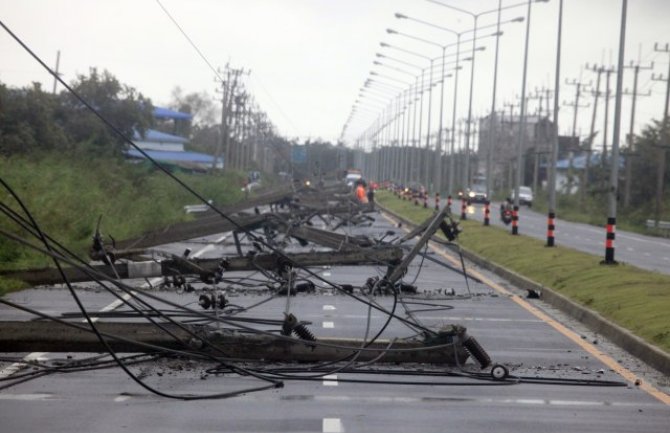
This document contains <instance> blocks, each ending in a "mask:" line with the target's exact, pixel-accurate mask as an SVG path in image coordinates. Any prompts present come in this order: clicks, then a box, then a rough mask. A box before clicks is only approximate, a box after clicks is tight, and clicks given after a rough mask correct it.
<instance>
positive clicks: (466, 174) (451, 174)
mask: <svg viewBox="0 0 670 433" xmlns="http://www.w3.org/2000/svg"><path fill="white" fill-rule="evenodd" d="M395 16H396V18H400V19H407V20H410V21H414V22H417V23H419V24H423V25H426V26H429V27H433V28H436V29H438V30H442V31H446V32H449V33H451V34H454V35H456V44H455V45H456V61H457V62H458V59H459V56H460V46H461V43H465V42H470V41H472V54H471V58H472V68H471V70H470V95H469V96H470V102H469V107H468V124H467V134H466V138H465V170H463V174H464V182H463V183H464V185H463V187H466V186H467V185H468V184H469V166H470V150H469V148H470V124H471V121H472V95H473V86H474V70H475V61H474V59H475V52H476V51H478V49H477V48H476V45H475V44H476V40H477V39H479V38H477V30H478V27H477V21H476V20H475V26H474V28H472V29H469V30H465V31H462V32H457V31H455V30H452V29H449V28H447V27H443V26H440V25H437V24H433V23H431V22H428V21H424V20H421V19H418V18H413V17H408V16H407V15H404V14H400V13H396V15H395ZM523 20H524V17H516V18H513V19H511V20H508V21H505V22H504V23H505V24H507V23H517V22H522V21H523ZM491 27H497V31H496V32H495V33H493V34H492V35H491V36H494V37H496V38H499V37H500V36H501V35H502V32H501V31H500V23H498V24H491V25H487V26H483V27H479V30H483V29H486V28H491ZM470 32H474V34H473V37H472V39H470V40H467V41H461V36H462V35H464V34H467V33H470ZM417 39H418V38H417ZM445 49H446V47H445V48H443V51H442V53H443V54H444V52H445V51H444V50H445ZM457 64H458V63H457ZM457 106H458V72H457V73H456V76H455V79H454V101H453V110H452V119H451V150H452V154H453V150H454V143H455V141H456V111H457V110H456V109H457ZM442 111H443V103H441V104H440V113H441V114H440V124H441V122H442V120H443V119H442V117H443V116H442ZM440 130H442V128H441V127H440ZM454 164H455V161H454V158H453V157H452V158H449V179H448V185H447V188H448V192H449V193H451V192H452V188H453V183H454V182H453V181H454V172H455V167H454Z"/></svg>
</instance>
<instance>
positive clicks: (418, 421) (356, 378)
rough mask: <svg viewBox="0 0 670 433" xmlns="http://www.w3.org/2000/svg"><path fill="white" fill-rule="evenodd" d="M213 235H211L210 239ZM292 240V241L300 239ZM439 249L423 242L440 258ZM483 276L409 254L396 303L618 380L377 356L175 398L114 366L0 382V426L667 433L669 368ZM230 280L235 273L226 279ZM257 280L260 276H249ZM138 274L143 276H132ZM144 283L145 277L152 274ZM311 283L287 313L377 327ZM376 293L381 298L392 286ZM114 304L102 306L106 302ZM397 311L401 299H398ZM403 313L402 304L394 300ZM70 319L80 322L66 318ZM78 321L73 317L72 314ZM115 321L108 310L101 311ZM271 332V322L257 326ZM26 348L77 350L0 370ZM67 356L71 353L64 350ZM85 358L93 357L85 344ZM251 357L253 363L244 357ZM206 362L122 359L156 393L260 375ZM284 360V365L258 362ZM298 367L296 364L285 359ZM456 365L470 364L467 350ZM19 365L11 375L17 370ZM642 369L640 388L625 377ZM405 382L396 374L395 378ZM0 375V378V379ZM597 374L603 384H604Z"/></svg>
mask: <svg viewBox="0 0 670 433" xmlns="http://www.w3.org/2000/svg"><path fill="white" fill-rule="evenodd" d="M347 230H351V233H352V234H356V233H365V234H369V235H371V236H380V235H382V234H384V233H386V232H387V231H389V230H392V231H395V232H396V234H397V235H399V234H401V232H400V229H397V228H395V226H394V225H393V223H392V222H391V221H389V220H387V219H386V218H384V217H382V216H379V215H378V216H377V217H376V221H375V223H374V225H373V226H372V227H354V228H347ZM212 241H215V243H211V242H212ZM186 246H190V247H191V248H192V249H193V251H194V253H193V254H197V255H200V256H201V257H218V256H220V255H222V254H230V253H231V252H232V251H233V248H232V246H231V245H230V244H229V237H225V236H223V235H220V236H213V237H211V238H209V239H207V240H195V241H193V242H188V243H180V244H175V245H171V246H169V247H167V249H168V250H171V251H173V252H181V251H183V250H184V248H185V247H186ZM296 248H297V247H296ZM442 254H443V252H442V251H441V250H439V251H438V250H433V251H431V252H430V255H431V257H434V258H436V259H440V260H454V257H453V254H451V255H449V256H448V257H449V258H447V257H444V256H443V255H442ZM468 269H469V271H470V272H473V275H474V274H476V276H478V277H480V278H482V279H483V281H485V284H484V283H477V282H475V281H472V280H470V281H469V284H468V285H466V281H465V279H464V278H463V277H462V276H461V275H459V274H458V273H456V272H454V271H451V270H448V269H446V268H445V267H442V266H440V265H439V264H436V263H434V262H431V261H427V260H422V259H421V258H420V257H418V258H417V259H415V260H414V262H413V263H412V265H411V266H410V269H409V271H408V273H407V275H406V276H405V281H409V282H411V281H413V280H416V285H417V287H418V288H419V292H418V293H417V294H416V295H412V296H406V297H405V298H404V299H403V300H404V301H405V303H406V308H407V309H408V310H413V311H412V312H411V314H413V315H414V316H415V317H416V318H417V319H418V320H420V321H421V323H422V324H423V325H424V326H427V327H430V328H432V329H436V328H439V327H441V326H443V325H446V324H452V323H458V324H462V325H464V326H466V327H467V328H468V333H469V334H471V335H473V336H474V337H476V338H477V339H478V341H479V342H480V343H481V345H482V346H483V347H484V348H485V350H486V351H487V352H488V353H489V355H490V356H491V357H492V358H493V359H494V361H495V362H498V363H502V364H504V365H505V366H507V367H508V368H509V369H510V372H511V374H513V375H515V376H527V377H532V378H546V379H550V380H559V379H572V380H585V379H588V380H596V381H602V380H608V381H616V382H622V383H624V386H616V387H606V386H598V383H591V384H588V385H583V386H576V385H574V384H572V385H568V384H562V385H557V384H554V385H551V384H546V383H541V384H530V383H501V382H491V381H483V380H474V379H472V378H468V377H450V376H446V375H445V376H428V377H426V376H414V375H407V374H403V375H397V374H391V373H392V372H403V373H409V374H415V373H416V372H421V371H433V372H446V371H455V372H460V371H461V370H459V369H454V368H448V367H435V366H430V365H424V364H421V365H417V364H410V365H385V364H378V365H375V368H378V369H380V371H378V372H376V373H375V374H372V372H371V371H368V372H367V373H365V374H353V373H344V372H334V373H332V374H330V375H329V376H327V377H316V378H313V379H311V380H307V378H305V377H303V379H304V380H286V381H285V386H284V387H283V388H281V389H274V390H267V391H261V392H250V393H246V394H244V395H242V396H238V397H234V398H230V399H224V400H201V401H190V402H185V401H179V400H170V399H165V398H161V397H158V396H155V395H153V394H151V393H149V392H148V391H146V390H144V389H143V388H141V387H139V386H138V385H137V384H136V383H134V382H133V381H132V380H131V379H129V378H128V376H126V375H125V374H124V373H123V372H122V371H121V370H120V369H118V368H111V369H104V370H92V371H85V372H77V373H69V374H58V373H54V374H50V375H47V376H44V377H40V378H37V379H34V380H30V381H26V382H23V383H19V384H16V385H15V386H12V387H9V388H6V389H1V388H0V400H2V403H1V404H0V419H1V420H2V422H1V423H0V426H1V427H0V431H1V432H35V431H44V430H46V431H52V432H72V431H86V432H110V431H129V432H130V431H132V432H135V431H142V432H149V431H160V432H183V431H190V432H210V431H224V432H344V431H347V432H357V431H365V432H408V431H412V432H413V431H416V432H444V431H454V432H490V431H496V432H515V433H517V432H536V431H543V432H566V431H570V432H632V431H635V432H664V433H665V432H667V431H668V421H669V420H670V397H669V396H668V394H667V391H668V388H667V387H668V386H669V385H670V383H669V379H668V378H667V377H663V376H662V375H659V374H658V373H655V372H653V371H652V370H649V369H648V368H646V367H645V366H644V365H643V364H642V363H640V362H639V361H637V360H636V359H634V358H631V357H630V356H628V355H626V354H625V353H623V352H621V351H620V350H619V349H617V348H616V347H615V346H612V345H611V344H609V343H608V342H607V341H605V340H603V339H602V338H600V337H598V336H596V335H594V334H592V333H590V332H589V331H588V330H585V329H583V328H582V327H581V326H580V325H579V324H577V323H574V322H572V321H570V320H569V319H566V318H565V317H563V316H562V315H561V314H560V313H558V312H556V311H554V310H553V309H551V308H549V307H547V306H545V305H544V304H543V303H542V302H540V301H538V300H526V299H523V298H522V297H520V296H519V295H522V294H523V293H522V292H521V291H518V290H516V289H515V288H513V287H511V286H510V285H509V284H508V283H506V282H505V281H501V280H499V279H498V278H497V277H495V276H493V275H490V274H488V273H486V272H485V271H482V270H478V269H476V268H474V267H472V266H470V265H468ZM313 271H316V272H318V273H319V275H320V276H322V277H323V278H326V279H330V280H333V281H337V282H339V283H351V284H355V285H361V284H362V283H363V282H364V281H365V279H367V278H368V277H371V276H378V275H380V274H382V273H383V272H384V271H385V269H383V268H374V267H336V266H333V267H322V268H319V269H313ZM231 277H232V276H231ZM253 278H261V277H260V276H259V275H258V274H255V275H254V276H253ZM136 283H137V285H138V286H139V285H141V284H142V283H143V282H141V281H137V282H136ZM156 283H157V281H153V282H152V284H156ZM317 285H319V286H323V287H321V288H318V289H317V291H316V292H315V293H311V294H299V295H298V296H295V297H292V298H291V299H290V311H291V312H293V313H294V314H296V316H297V317H298V318H299V319H300V320H304V321H309V322H311V324H310V325H309V328H310V330H311V331H312V332H313V333H314V334H315V335H316V336H317V337H327V336H330V337H351V338H363V337H364V336H365V334H366V329H368V328H369V331H368V332H369V333H374V332H377V331H378V330H380V329H381V326H382V325H383V324H384V323H385V322H386V318H387V317H386V316H385V315H384V314H382V313H379V312H374V311H373V312H372V314H369V309H368V307H366V306H365V305H363V304H361V303H359V302H357V301H355V300H353V299H351V298H349V297H347V296H344V295H341V294H336V293H334V292H333V291H332V290H331V289H328V288H327V287H325V286H324V285H323V284H320V283H318V284H317ZM80 291H81V294H82V298H83V300H84V302H85V304H86V305H87V308H88V309H89V310H90V311H100V310H107V311H116V312H122V311H123V308H125V307H121V308H112V307H113V306H114V301H115V298H113V297H112V296H111V295H110V294H107V293H105V292H104V291H102V290H100V289H99V288H96V287H93V286H92V285H90V284H84V285H82V288H81V289H80ZM154 293H155V294H157V295H160V296H163V297H165V298H167V299H170V300H172V301H175V302H179V303H180V304H184V305H187V304H188V305H191V306H194V305H195V304H194V303H195V302H196V300H197V294H194V293H185V292H176V291H174V290H164V291H158V292H156V291H155V292H154ZM227 296H228V297H229V300H230V301H231V302H232V303H234V304H237V305H242V306H250V305H253V304H257V303H258V302H260V301H262V300H266V299H268V293H267V292H264V291H262V290H250V289H248V290H247V289H245V290H242V289H235V290H229V291H228V292H227ZM8 298H9V299H11V300H13V301H15V302H18V303H20V304H22V305H27V306H31V307H32V308H37V309H40V310H42V311H46V312H49V313H50V314H61V313H64V312H72V311H76V307H75V305H74V303H73V301H72V299H71V298H70V296H69V295H68V293H67V292H66V291H65V290H64V289H63V288H62V287H51V288H39V289H31V290H26V291H23V292H19V293H14V294H11V295H9V296H8ZM375 301H376V302H378V303H379V304H380V305H382V306H385V307H387V308H390V307H391V306H392V304H393V299H392V297H390V296H377V297H375ZM286 305H287V299H286V298H285V297H275V298H272V299H270V300H269V301H267V302H265V303H263V304H261V305H258V306H257V307H255V308H253V309H251V310H249V311H248V312H247V313H244V315H243V316H248V317H263V318H268V319H281V318H282V317H283V312H284V311H285V308H286ZM110 306H111V307H110ZM399 308H400V307H399ZM399 311H400V312H402V314H403V315H405V314H408V313H407V311H406V310H405V309H404V308H401V309H400V310H399ZM0 319H2V320H10V319H11V320H21V319H25V320H28V319H29V316H28V315H27V314H25V313H20V312H17V311H15V310H11V309H8V308H7V307H5V306H0ZM72 320H78V319H72ZM79 320H80V319H79ZM100 320H112V319H100ZM255 326H257V327H259V328H263V329H268V330H271V329H272V328H273V327H272V326H269V325H255ZM415 333H416V331H415V330H413V329H410V328H408V327H407V326H405V325H403V324H402V323H400V322H399V321H397V320H394V321H391V322H390V324H389V326H388V327H387V328H386V329H385V330H384V331H383V333H382V335H383V336H384V337H387V338H404V337H411V336H413V335H415ZM27 355H32V356H33V357H34V358H37V359H41V360H44V361H43V362H46V363H50V364H51V365H54V364H58V363H67V362H71V361H72V359H78V358H81V357H83V356H84V355H82V354H70V353H48V354H26V353H21V354H4V356H5V358H3V361H2V362H0V378H7V377H10V374H11V373H14V374H16V371H17V369H16V367H15V366H14V365H13V363H12V362H11V359H8V357H17V358H24V357H25V356H27ZM68 356H69V357H71V358H70V359H68ZM86 356H88V355H86ZM245 365H249V366H251V364H245ZM215 366H216V365H215V364H212V363H208V362H195V361H187V360H183V359H160V360H155V361H152V362H151V363H144V364H139V365H136V366H133V367H131V369H132V370H133V371H134V372H135V373H137V374H139V375H140V377H142V378H143V380H145V381H146V382H147V383H148V384H150V385H152V386H154V387H156V388H158V389H160V390H161V391H164V392H171V393H180V394H185V393H190V394H194V395H207V394H214V393H221V392H229V391H233V390H241V389H245V388H248V387H250V386H251V387H253V386H259V385H261V384H262V383H260V382H259V381H258V380H257V379H254V378H251V377H243V376H238V375H236V374H213V372H212V371H211V370H210V371H209V372H208V369H209V368H212V367H215ZM262 367H264V368H269V367H286V366H280V365H263V366H262ZM293 367H295V366H293ZM463 369H464V371H468V372H478V371H479V369H478V366H477V365H476V364H475V363H474V362H473V361H472V360H469V361H468V362H467V363H466V365H465V366H463ZM25 372H26V370H19V371H18V373H25ZM637 378H640V379H641V381H642V385H641V386H636V385H635V384H634V382H635V380H636V379H637ZM394 381H395V382H403V383H402V384H398V383H391V382H394ZM6 383H7V382H0V387H2V386H3V385H5V384H6ZM600 385H603V384H602V383H601V384H600Z"/></svg>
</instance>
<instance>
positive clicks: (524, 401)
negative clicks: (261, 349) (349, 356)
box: [314, 395, 658, 407]
mask: <svg viewBox="0 0 670 433" xmlns="http://www.w3.org/2000/svg"><path fill="white" fill-rule="evenodd" d="M314 400H317V401H322V402H362V403H430V402H434V403H439V402H442V401H444V400H449V401H462V402H475V403H484V404H519V405H552V406H613V407H642V406H645V407H658V405H657V404H656V403H653V402H652V403H640V402H630V403H629V402H625V401H619V402H617V401H597V400H591V401H589V400H543V399H530V398H489V397H482V398H472V397H465V396H449V397H445V398H440V397H434V398H431V397H428V398H422V397H385V396H347V395H317V396H314Z"/></svg>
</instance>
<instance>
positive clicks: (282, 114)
mask: <svg viewBox="0 0 670 433" xmlns="http://www.w3.org/2000/svg"><path fill="white" fill-rule="evenodd" d="M156 3H158V6H160V8H161V9H162V10H163V12H165V15H167V16H168V18H170V21H172V23H173V24H174V25H175V26H176V27H177V29H179V31H180V32H181V34H182V35H183V36H184V37H185V38H186V40H187V41H188V43H189V44H191V46H192V47H193V49H194V50H195V51H196V52H197V53H198V55H199V56H200V58H201V59H202V60H203V61H204V62H205V64H207V67H209V69H211V70H212V72H214V75H216V77H217V78H218V79H219V80H220V81H225V80H224V78H223V77H222V76H221V74H219V71H218V70H217V69H216V68H215V67H214V66H213V65H212V64H211V63H210V61H209V60H208V59H207V57H206V56H205V54H204V53H203V52H202V50H200V48H198V46H197V45H196V44H195V42H193V39H191V37H190V36H189V35H188V34H187V33H186V31H185V30H184V29H183V28H182V26H181V25H179V23H178V22H177V20H176V19H175V18H174V16H173V15H172V14H171V13H170V12H169V11H168V10H167V8H165V6H163V4H162V3H161V1H160V0H156ZM251 78H252V79H254V78H255V81H256V83H258V86H259V87H260V89H261V90H262V91H263V93H265V95H266V96H267V97H268V99H269V100H270V102H271V103H272V105H274V106H275V108H276V109H277V111H279V114H281V116H282V117H283V118H284V119H285V120H286V121H287V122H288V123H289V124H290V125H291V127H292V128H293V129H294V130H296V131H297V130H298V128H297V127H296V126H295V124H294V123H293V121H292V120H291V119H290V118H289V117H288V116H287V115H286V113H285V112H284V110H282V108H281V106H280V105H279V104H278V103H277V102H276V101H275V99H274V98H273V97H272V95H271V94H270V92H269V91H268V90H267V89H266V88H265V86H264V85H263V83H261V81H260V78H257V77H254V76H252V77H251Z"/></svg>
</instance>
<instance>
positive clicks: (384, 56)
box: [375, 53, 426, 71]
mask: <svg viewBox="0 0 670 433" xmlns="http://www.w3.org/2000/svg"><path fill="white" fill-rule="evenodd" d="M375 55H376V56H377V57H379V58H382V59H388V60H393V61H394V62H398V63H402V64H403V65H406V66H410V67H412V68H416V69H418V70H420V71H422V70H424V69H426V68H422V67H421V66H418V65H415V64H413V63H409V62H406V61H404V60H400V59H396V58H395V57H389V56H387V55H384V54H382V53H376V54H375Z"/></svg>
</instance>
